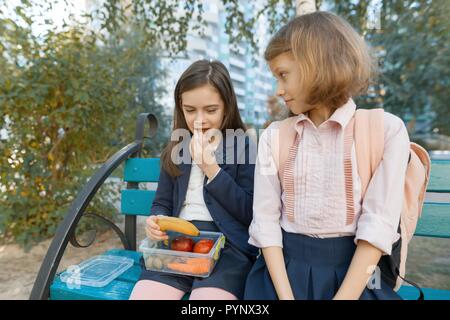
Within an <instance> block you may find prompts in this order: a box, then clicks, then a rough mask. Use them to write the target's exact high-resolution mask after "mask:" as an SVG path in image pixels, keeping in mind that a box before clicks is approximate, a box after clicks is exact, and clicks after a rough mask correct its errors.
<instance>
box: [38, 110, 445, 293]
mask: <svg viewBox="0 0 450 320" xmlns="http://www.w3.org/2000/svg"><path fill="white" fill-rule="evenodd" d="M146 119H148V120H149V121H150V127H151V130H153V131H154V130H155V128H154V127H155V126H156V124H155V121H156V119H155V118H154V117H153V116H152V115H149V114H142V115H140V116H139V118H138V125H137V128H138V129H137V134H136V141H135V142H134V143H132V144H130V145H128V146H127V147H125V148H123V149H122V150H120V151H118V152H117V153H116V154H115V155H114V156H112V157H111V159H109V160H108V161H107V162H106V163H105V164H104V166H103V167H102V168H100V169H99V171H98V172H97V173H96V174H95V175H94V176H93V177H92V179H91V180H90V181H89V182H88V184H87V185H86V186H85V188H84V189H83V190H82V191H81V192H80V194H79V196H78V197H77V199H75V201H74V204H73V206H72V207H71V209H69V212H68V214H67V216H66V218H65V219H64V221H63V222H62V223H61V225H60V226H59V228H58V230H57V233H56V236H55V238H54V240H53V242H52V244H51V245H50V248H49V251H48V253H47V255H46V257H45V259H44V262H43V264H42V266H41V269H40V271H39V274H38V276H37V279H36V282H35V284H34V287H33V290H32V292H31V296H30V299H53V300H68V299H70V300H76V299H83V300H88V299H96V300H127V299H128V298H129V296H130V293H131V291H132V289H133V287H134V284H135V283H136V281H137V280H138V278H139V275H140V272H141V271H140V265H139V259H140V258H141V253H140V252H137V251H136V216H137V215H144V216H148V215H149V214H150V207H151V204H152V201H153V199H154V196H155V191H150V190H142V189H139V183H143V182H158V178H159V168H160V162H159V159H157V158H139V154H140V148H141V146H142V140H143V125H144V123H145V121H146ZM122 162H125V172H124V181H126V182H127V189H125V190H122V198H121V213H122V214H124V215H125V234H123V233H122V232H121V230H120V229H119V228H117V227H116V226H115V225H113V224H112V223H111V222H107V223H109V224H110V225H111V227H112V228H113V229H114V230H115V231H116V232H117V234H118V235H119V237H120V238H121V240H122V244H123V246H124V249H112V250H109V251H107V252H105V253H104V254H105V255H119V256H124V257H128V258H132V259H133V260H134V265H133V267H132V268H131V269H129V270H128V271H127V272H125V273H124V274H122V275H121V276H119V277H118V278H117V279H115V280H114V281H112V282H111V283H110V284H109V285H107V286H105V287H102V288H95V287H88V286H81V287H80V288H78V289H76V288H69V287H68V286H67V285H66V284H65V283H64V282H62V281H61V280H60V276H59V274H56V270H57V267H58V264H59V262H60V259H61V257H62V254H63V252H64V250H65V248H66V246H67V244H68V242H69V241H70V242H71V244H72V245H74V246H76V247H83V246H82V245H80V244H79V243H78V242H77V241H76V239H75V237H74V230H75V228H76V224H77V223H78V221H79V219H80V218H81V216H82V215H83V214H84V216H86V215H91V216H94V217H98V216H96V215H92V214H87V213H84V209H85V208H86V206H87V204H88V203H89V201H90V199H92V197H93V195H94V194H95V192H96V191H97V189H98V188H99V186H100V185H101V184H102V183H103V182H104V181H105V179H106V178H107V177H108V176H109V174H110V173H111V172H112V171H113V170H114V169H115V168H116V167H117V166H118V165H119V164H120V163H122ZM428 191H429V192H438V193H450V161H435V162H433V166H432V171H431V181H430V185H429V190H428ZM101 219H104V218H101ZM105 222H106V221H105ZM416 236H423V237H441V238H450V203H446V204H436V203H426V204H425V208H424V212H423V216H422V218H421V219H420V220H419V225H418V227H417V231H416ZM422 290H423V291H424V294H425V299H431V300H433V299H445V300H450V290H439V289H433V288H422ZM399 293H400V295H401V296H402V297H403V298H404V299H417V297H418V295H419V293H418V290H417V289H416V288H414V287H409V286H402V288H401V289H400V291H399ZM187 298H188V295H185V297H184V299H187Z"/></svg>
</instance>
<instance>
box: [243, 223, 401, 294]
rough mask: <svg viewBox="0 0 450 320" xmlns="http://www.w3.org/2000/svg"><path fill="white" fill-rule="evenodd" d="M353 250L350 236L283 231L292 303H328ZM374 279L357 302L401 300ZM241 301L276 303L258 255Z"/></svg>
mask: <svg viewBox="0 0 450 320" xmlns="http://www.w3.org/2000/svg"><path fill="white" fill-rule="evenodd" d="M355 250H356V245H355V244H354V236H348V237H339V238H326V239H320V238H312V237H309V236H305V235H302V234H297V233H289V232H286V231H284V230H283V255H284V260H285V265H286V271H287V274H288V278H289V282H290V284H291V288H292V290H293V294H294V297H295V299H297V300H331V299H332V298H333V297H334V295H335V294H336V293H337V291H338V289H339V287H340V286H341V284H342V282H343V281H344V277H345V275H346V273H347V270H348V268H349V266H350V263H351V261H352V258H353V254H354V253H355ZM378 278H379V279H378V280H374V281H373V282H372V281H371V283H373V284H374V286H373V287H374V288H373V289H369V288H367V287H366V288H365V289H364V291H363V293H362V295H361V297H360V299H361V300H393V299H394V300H398V299H401V298H400V296H399V295H398V294H397V293H396V292H395V291H394V290H393V289H392V288H391V287H389V286H388V285H387V283H386V282H384V280H382V279H381V276H380V277H378ZM244 299H246V300H277V299H278V297H277V294H276V291H275V288H274V286H273V283H272V279H271V278H270V274H269V271H268V269H267V267H266V263H265V261H264V257H263V255H262V254H261V255H260V256H259V257H258V259H257V260H256V262H255V264H254V266H253V268H252V270H251V271H250V274H249V276H248V278H247V281H246V288H245V294H244Z"/></svg>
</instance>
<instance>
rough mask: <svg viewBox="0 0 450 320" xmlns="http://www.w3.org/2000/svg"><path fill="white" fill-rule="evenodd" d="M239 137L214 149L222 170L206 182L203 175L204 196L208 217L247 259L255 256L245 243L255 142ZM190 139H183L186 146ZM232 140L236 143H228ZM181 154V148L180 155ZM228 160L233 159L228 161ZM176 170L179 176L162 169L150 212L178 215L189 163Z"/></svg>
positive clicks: (249, 209)
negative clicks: (239, 141) (209, 215)
mask: <svg viewBox="0 0 450 320" xmlns="http://www.w3.org/2000/svg"><path fill="white" fill-rule="evenodd" d="M238 139H240V138H238V137H226V138H225V139H224V141H223V142H221V144H220V145H219V147H218V148H217V150H218V151H216V153H215V156H216V160H217V162H218V164H219V167H220V168H221V170H220V171H219V173H218V174H217V175H216V177H215V178H214V179H213V180H212V181H211V182H209V183H208V184H206V182H207V180H208V177H205V180H204V182H203V183H204V187H203V197H204V200H205V204H206V207H207V208H208V210H209V212H210V214H211V217H212V218H213V219H214V222H215V223H216V225H217V227H218V228H219V230H220V231H221V232H222V233H223V234H224V235H225V237H226V239H227V241H228V242H229V243H231V244H232V245H233V246H235V247H237V248H238V249H239V250H241V251H242V252H243V253H245V254H246V255H248V256H250V258H255V257H256V255H257V254H258V248H256V247H254V246H252V245H250V244H249V243H248V239H249V234H248V228H249V226H250V222H251V221H252V216H253V179H254V171H255V159H256V145H255V143H254V142H252V140H251V139H250V138H249V137H248V136H245V138H244V141H245V144H244V143H243V142H244V141H243V140H241V144H238V143H237V141H238ZM189 141H190V140H189ZM189 141H185V142H184V146H185V148H186V147H187V146H188V145H189ZM231 141H234V142H235V143H230V142H231ZM244 145H245V147H243V146H244ZM182 150H183V149H182ZM184 150H189V149H184ZM230 151H234V152H230ZM182 155H183V152H182V151H181V153H180V156H182ZM189 159H190V155H189ZM220 159H222V161H219V160H220ZM230 159H233V160H234V161H231V163H230ZM238 160H239V162H238ZM189 162H190V161H189ZM179 169H180V171H181V172H182V174H181V176H178V177H172V176H170V175H169V174H168V173H167V172H166V171H165V170H164V169H163V168H161V170H160V176H159V183H158V188H157V190H156V195H155V198H154V200H153V204H152V208H151V214H161V215H167V216H174V217H178V216H179V215H180V211H181V208H182V205H183V202H184V200H185V199H186V192H187V188H188V183H189V176H190V172H191V164H190V163H187V164H186V163H182V164H180V165H179Z"/></svg>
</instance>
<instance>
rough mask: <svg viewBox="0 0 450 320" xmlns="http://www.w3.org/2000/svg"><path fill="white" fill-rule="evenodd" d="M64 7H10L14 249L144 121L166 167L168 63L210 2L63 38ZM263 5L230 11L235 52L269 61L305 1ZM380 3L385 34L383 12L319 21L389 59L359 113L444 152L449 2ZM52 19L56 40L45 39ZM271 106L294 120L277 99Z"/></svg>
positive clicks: (52, 218)
mask: <svg viewBox="0 0 450 320" xmlns="http://www.w3.org/2000/svg"><path fill="white" fill-rule="evenodd" d="M61 1H62V2H65V3H66V4H67V5H70V3H69V2H68V1H67V0H59V1H57V0H22V1H15V2H14V1H6V0H0V129H2V128H3V129H6V130H7V132H8V137H7V138H3V139H1V136H0V213H1V214H0V241H2V242H9V241H15V242H17V243H19V244H22V245H25V246H30V245H32V244H34V243H36V242H39V241H40V240H42V239H45V238H48V237H51V236H52V235H53V234H54V232H55V230H56V226H57V224H58V222H59V221H60V220H61V218H62V217H63V216H64V214H65V212H66V210H67V208H68V206H69V205H70V203H71V201H72V200H73V199H74V198H75V197H76V195H77V192H78V191H79V190H80V189H81V187H82V186H83V185H84V184H86V182H87V181H88V179H89V177H91V176H92V174H93V173H94V171H95V170H96V169H97V168H99V166H100V165H101V164H102V163H104V162H105V161H106V160H107V159H108V157H109V156H110V155H112V154H113V153H114V152H116V151H118V150H119V149H120V148H122V147H123V146H125V145H126V144H127V143H129V142H131V141H132V140H133V138H134V137H133V135H134V129H135V121H136V117H137V115H138V114H139V113H141V112H151V113H154V114H155V115H156V116H157V117H158V120H159V129H158V134H157V136H156V137H155V138H154V139H152V140H149V141H148V143H147V144H146V146H145V147H146V150H147V151H146V154H147V155H151V156H158V155H159V152H160V151H161V149H162V147H163V145H164V144H165V143H166V141H167V139H168V136H169V133H170V127H171V124H170V121H171V118H170V116H167V114H166V113H165V112H164V110H165V109H166V108H167V107H168V106H162V105H160V104H159V103H158V102H157V101H159V98H160V97H161V96H163V95H164V94H167V93H171V92H172V90H173V88H166V87H165V85H164V80H165V77H166V70H165V69H164V68H163V67H162V64H161V63H160V60H161V58H162V57H174V58H176V57H177V56H180V55H182V54H183V52H184V50H185V48H186V44H187V43H186V39H187V32H188V30H189V29H193V30H197V32H199V33H200V34H201V33H202V32H203V27H204V26H205V21H204V20H203V19H202V13H203V6H202V1H200V0H186V1H174V0H170V1H163V0H134V1H123V0H105V1H103V2H102V4H101V5H100V6H98V7H97V8H96V9H95V10H93V11H92V12H88V13H86V14H84V15H83V16H82V17H81V18H79V19H78V20H77V19H76V18H74V17H71V18H70V23H69V21H68V23H67V24H65V25H64V26H63V27H62V28H56V27H54V22H53V21H52V20H51V19H50V18H49V17H48V15H47V14H46V13H47V12H49V10H51V8H52V6H54V5H55V4H56V3H57V2H61ZM261 1H263V2H264V6H263V7H262V8H261V9H260V10H255V11H254V14H253V15H252V16H246V15H245V14H244V13H243V11H242V8H241V6H240V1H238V0H222V3H223V5H224V7H225V8H226V11H227V19H226V25H225V26H226V30H227V33H228V35H229V37H230V42H231V46H232V47H231V49H232V50H234V48H236V46H237V45H238V44H239V43H241V42H242V41H244V42H247V43H249V44H250V45H251V47H252V51H251V53H252V54H258V52H260V51H259V50H260V49H261V48H259V47H258V41H257V40H258V39H255V38H254V34H256V33H255V32H254V31H255V28H256V27H257V26H258V23H259V18H260V17H261V16H262V15H264V16H266V17H267V19H268V28H270V30H273V31H274V32H275V31H276V30H277V29H278V27H279V26H281V25H282V24H283V23H285V22H286V21H288V20H289V19H290V18H292V17H293V16H294V15H295V1H294V0H261ZM380 3H381V11H380V21H379V22H380V25H379V26H378V27H373V26H370V25H369V24H368V22H369V21H368V18H367V17H368V15H369V11H370V10H371V1H333V0H329V1H324V0H322V1H316V4H317V7H318V9H322V10H330V11H333V12H335V13H337V14H339V15H341V16H342V17H344V18H345V19H347V20H348V21H350V23H351V24H352V25H353V26H354V27H355V28H357V29H358V31H360V32H361V33H362V34H364V36H365V38H366V39H367V40H368V41H369V42H370V44H371V45H372V46H373V48H374V49H375V53H376V55H377V57H378V59H379V67H380V76H379V78H378V79H377V82H375V83H374V84H373V85H372V86H371V88H370V90H369V92H368V94H367V95H365V96H363V97H359V98H358V99H357V104H358V105H359V106H360V107H364V108H373V107H384V108H385V109H386V110H388V111H391V112H393V113H394V114H396V115H399V116H401V117H402V118H403V119H405V120H406V121H407V122H408V127H409V129H410V134H411V137H412V139H413V140H416V141H419V142H422V143H423V144H425V145H427V144H428V145H427V146H428V148H429V149H432V148H440V147H441V146H442V144H441V143H440V142H439V143H435V144H434V145H433V141H436V139H437V140H438V141H441V140H444V141H448V137H447V136H448V135H449V133H450V127H449V124H448V120H447V117H446V116H447V115H448V114H449V113H450V106H449V104H448V101H450V97H449V89H448V88H449V81H450V79H449V68H450V67H449V66H450V63H449V62H450V61H449V57H450V55H449V43H450V42H449V35H450V30H449V28H450V19H448V17H449V15H450V5H449V2H448V0H434V1H430V0H423V1H409V0H407V1H399V0H389V1H388V0H383V1H381V2H380ZM11 11H14V12H15V14H14V17H15V18H14V19H13V18H12V16H11ZM42 17H44V18H45V19H44V20H43V22H41V23H43V24H44V25H45V26H46V29H45V31H44V32H42V33H40V34H36V32H35V30H36V29H35V27H36V23H37V21H41V20H42V19H40V18H42ZM247 67H249V68H250V67H251V66H247ZM268 103H269V105H271V106H272V107H273V108H275V109H274V110H282V109H283V108H280V106H279V105H278V104H277V101H276V100H274V99H269V101H268ZM170 107H171V106H170ZM270 117H271V118H273V119H278V118H279V115H277V111H275V112H271V113H270ZM269 121H271V119H268V122H269ZM433 137H434V138H435V139H434V140H433V139H432V138H433ZM436 137H437V138H436ZM440 139H441V140H440ZM445 139H447V140H445ZM444 145H445V144H444ZM115 174H117V175H119V176H120V175H121V170H117V173H115ZM117 196H118V195H117V192H116V190H115V189H114V188H113V187H112V186H108V185H105V186H103V187H102V188H101V189H100V191H99V194H98V195H97V196H96V197H95V198H94V201H93V203H92V204H91V207H90V208H89V210H90V211H95V212H99V213H101V214H102V215H104V216H106V217H110V218H112V217H115V216H117V209H116V208H114V206H113V205H112V204H111V203H112V202H111V199H114V197H117ZM89 227H90V226H87V225H86V226H82V227H81V228H82V229H83V228H89Z"/></svg>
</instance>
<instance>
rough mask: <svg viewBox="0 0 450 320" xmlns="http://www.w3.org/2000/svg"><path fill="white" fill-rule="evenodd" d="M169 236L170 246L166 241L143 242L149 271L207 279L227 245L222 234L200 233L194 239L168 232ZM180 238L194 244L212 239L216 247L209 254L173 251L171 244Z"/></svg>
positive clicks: (140, 248) (146, 265)
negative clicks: (188, 239) (190, 240)
mask: <svg viewBox="0 0 450 320" xmlns="http://www.w3.org/2000/svg"><path fill="white" fill-rule="evenodd" d="M167 235H168V236H169V241H168V244H169V245H167V243H165V242H164V241H152V240H150V239H148V238H146V239H144V240H142V242H141V244H140V246H139V250H140V251H141V252H142V254H143V258H144V262H145V267H146V269H147V270H153V271H159V272H167V273H173V274H182V275H188V276H194V277H202V278H206V277H208V276H209V275H210V274H211V272H212V271H213V269H214V267H215V265H216V262H217V260H219V257H220V252H221V250H222V248H223V247H224V245H225V236H224V235H223V233H221V232H212V231H200V235H199V236H197V237H192V236H186V235H184V234H181V233H178V232H171V231H168V232H167ZM178 236H183V237H189V238H191V239H192V240H194V242H197V241H198V240H200V239H212V240H213V241H214V245H213V247H212V248H211V250H210V251H209V252H208V253H193V252H184V251H175V250H171V249H170V243H171V242H172V240H173V239H174V238H176V237H178Z"/></svg>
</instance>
